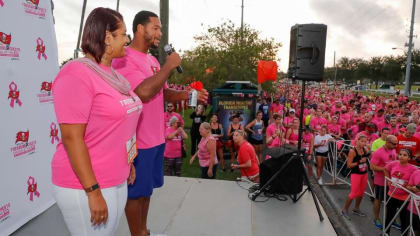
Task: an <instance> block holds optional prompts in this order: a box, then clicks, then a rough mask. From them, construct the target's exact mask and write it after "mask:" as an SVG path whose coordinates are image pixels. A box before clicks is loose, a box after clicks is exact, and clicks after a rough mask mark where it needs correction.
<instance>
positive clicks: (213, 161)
mask: <svg viewBox="0 0 420 236" xmlns="http://www.w3.org/2000/svg"><path fill="white" fill-rule="evenodd" d="M200 135H201V137H202V138H201V140H200V143H199V144H198V151H197V152H196V153H195V154H194V155H193V156H192V157H191V159H190V165H191V164H192V163H193V162H194V160H195V158H197V156H198V161H199V163H200V167H201V178H203V179H215V178H216V171H217V164H218V161H217V157H216V140H215V139H214V137H213V135H211V126H210V124H209V123H207V122H203V123H202V124H201V125H200Z"/></svg>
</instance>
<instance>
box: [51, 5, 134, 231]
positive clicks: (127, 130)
mask: <svg viewBox="0 0 420 236" xmlns="http://www.w3.org/2000/svg"><path fill="white" fill-rule="evenodd" d="M93 29H94V30H93ZM128 41H129V39H128V37H127V34H126V27H125V24H124V20H123V17H122V16H121V14H119V13H118V12H116V11H114V10H112V9H109V8H96V9H94V10H93V11H92V12H91V13H90V14H89V16H88V18H87V19H86V24H85V28H84V30H83V37H82V50H83V53H84V54H85V57H84V58H81V59H76V60H73V61H71V62H69V63H67V64H66V65H65V66H64V67H63V68H62V69H61V70H60V72H59V73H58V75H57V77H56V78H55V80H54V83H53V86H52V93H53V95H54V108H55V113H56V116H57V121H58V123H59V124H60V130H61V137H62V139H61V141H60V142H59V143H58V145H57V149H56V152H55V154H54V157H53V159H52V163H51V169H52V183H53V186H54V197H55V199H56V201H57V204H58V207H59V208H60V210H61V212H62V214H63V217H64V221H65V222H66V225H67V228H68V229H69V231H70V233H71V234H72V235H89V236H91V235H92V236H99V235H114V233H115V231H116V228H117V226H118V224H119V222H120V218H121V216H122V213H123V211H124V206H125V202H126V201H127V179H128V183H129V184H132V183H133V182H134V179H135V170H134V167H133V165H132V161H133V159H134V158H135V156H136V151H137V149H136V142H135V139H136V134H135V128H136V126H137V122H138V119H139V117H140V114H141V110H142V102H141V101H140V99H139V97H138V96H137V95H136V94H135V93H133V92H132V91H131V87H130V84H129V83H128V81H127V80H126V79H125V78H124V77H123V76H122V75H121V74H119V73H118V72H116V71H114V70H113V69H112V68H111V61H112V60H113V59H115V58H118V57H123V56H124V54H125V51H124V45H125V44H126V43H128ZM130 170H131V174H130ZM129 174H130V175H129Z"/></svg>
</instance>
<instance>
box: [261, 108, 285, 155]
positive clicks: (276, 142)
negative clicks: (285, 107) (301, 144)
mask: <svg viewBox="0 0 420 236" xmlns="http://www.w3.org/2000/svg"><path fill="white" fill-rule="evenodd" d="M273 119H274V122H273V123H272V124H270V125H269V126H268V127H267V130H266V145H267V148H273V147H280V146H281V145H283V144H284V142H285V140H284V136H285V133H286V129H285V128H284V127H283V124H282V122H283V120H282V118H281V116H280V115H279V114H274V115H273Z"/></svg>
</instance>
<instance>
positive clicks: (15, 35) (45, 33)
mask: <svg viewBox="0 0 420 236" xmlns="http://www.w3.org/2000/svg"><path fill="white" fill-rule="evenodd" d="M58 69H59V67H58V58H57V42H56V38H55V31H54V24H53V17H52V12H51V1H50V0H0V78H1V79H0V114H1V119H2V122H1V123H0V130H1V132H0V157H1V158H0V179H1V181H0V192H1V194H0V235H9V234H11V233H13V232H14V231H15V230H17V229H18V228H19V227H21V226H22V225H23V224H25V223H26V222H28V221H29V220H31V219H32V218H34V217H35V216H37V215H39V214H40V213H42V212H43V211H45V210H46V209H48V208H49V207H50V206H51V205H53V204H54V203H55V202H54V198H53V195H52V190H53V188H52V183H51V159H52V156H53V154H54V151H55V148H56V145H57V143H58V141H59V140H60V132H59V129H58V124H57V122H56V120H55V114H54V107H53V98H52V94H51V83H52V81H53V80H54V78H55V76H56V75H57V73H58Z"/></svg>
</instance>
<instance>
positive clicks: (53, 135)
mask: <svg viewBox="0 0 420 236" xmlns="http://www.w3.org/2000/svg"><path fill="white" fill-rule="evenodd" d="M50 129H51V130H50V138H51V144H54V141H57V142H60V138H59V137H58V129H57V125H56V124H55V123H54V122H52V123H51V125H50Z"/></svg>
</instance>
